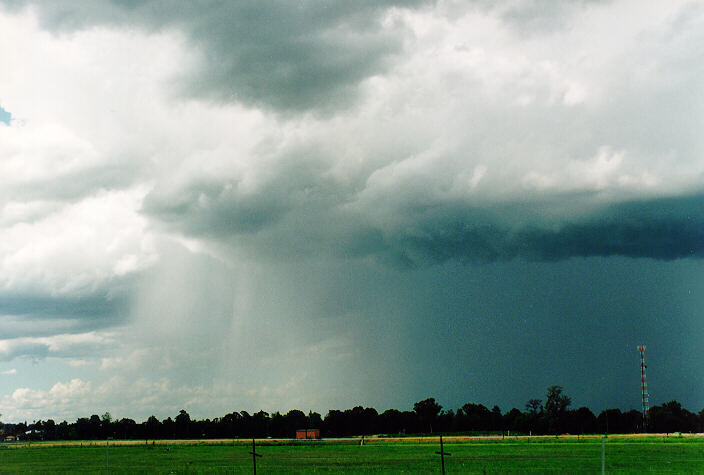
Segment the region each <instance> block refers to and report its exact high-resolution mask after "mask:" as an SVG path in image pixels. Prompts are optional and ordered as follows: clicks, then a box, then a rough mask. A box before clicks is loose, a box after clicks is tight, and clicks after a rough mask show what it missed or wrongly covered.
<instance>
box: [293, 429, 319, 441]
mask: <svg viewBox="0 0 704 475" xmlns="http://www.w3.org/2000/svg"><path fill="white" fill-rule="evenodd" d="M296 439H320V429H298V430H297V431H296Z"/></svg>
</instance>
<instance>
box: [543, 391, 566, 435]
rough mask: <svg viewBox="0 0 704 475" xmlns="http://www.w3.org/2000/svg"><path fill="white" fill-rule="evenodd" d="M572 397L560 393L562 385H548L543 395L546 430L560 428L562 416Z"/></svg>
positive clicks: (553, 430) (555, 430) (562, 420)
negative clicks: (546, 421)
mask: <svg viewBox="0 0 704 475" xmlns="http://www.w3.org/2000/svg"><path fill="white" fill-rule="evenodd" d="M571 403H572V399H571V398H570V397H569V396H567V395H566V394H563V393H562V386H550V387H549V388H548V392H547V394H546V396H545V412H546V413H547V417H548V430H549V431H550V432H559V431H560V430H562V427H563V425H564V424H563V423H564V416H565V411H566V410H567V407H568V406H569V405H570V404H571Z"/></svg>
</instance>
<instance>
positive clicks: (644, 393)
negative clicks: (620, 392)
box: [638, 345, 650, 432]
mask: <svg viewBox="0 0 704 475" xmlns="http://www.w3.org/2000/svg"><path fill="white" fill-rule="evenodd" d="M638 351H639V352H640V392H641V398H642V404H643V432H646V431H647V430H648V409H650V408H649V406H648V382H647V380H646V378H645V369H646V368H647V366H646V365H645V345H641V346H639V347H638Z"/></svg>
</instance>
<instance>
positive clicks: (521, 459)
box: [0, 437, 704, 474]
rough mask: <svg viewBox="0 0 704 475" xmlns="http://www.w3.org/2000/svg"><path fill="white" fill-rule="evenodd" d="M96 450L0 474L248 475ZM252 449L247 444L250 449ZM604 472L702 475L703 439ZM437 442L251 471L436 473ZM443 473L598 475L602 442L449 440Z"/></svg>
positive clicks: (267, 453)
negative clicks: (192, 474)
mask: <svg viewBox="0 0 704 475" xmlns="http://www.w3.org/2000/svg"><path fill="white" fill-rule="evenodd" d="M102 444H103V445H102V446H96V445H92V446H89V445H88V444H87V443H86V444H85V445H84V446H81V445H61V444H56V443H54V444H49V443H47V444H32V445H31V446H29V447H28V446H26V445H24V444H15V445H7V444H3V445H2V448H0V472H2V473H32V472H34V473H59V472H64V473H66V472H71V473H106V464H107V465H108V468H109V472H110V473H190V472H194V473H251V472H252V456H251V455H250V454H249V451H250V450H251V445H247V444H246V443H244V441H242V442H239V441H238V442H235V443H233V442H221V443H220V444H204V443H182V444H179V443H169V444H160V443H159V442H157V443H156V444H152V443H151V442H150V443H149V444H145V442H144V441H142V442H141V443H140V442H135V445H111V446H110V448H109V451H108V450H107V449H106V447H105V445H104V442H103V443H102ZM250 444H251V443H250ZM605 449H606V450H605V451H606V472H607V473H643V472H652V473H704V439H701V438H677V437H671V438H665V437H650V438H647V439H645V438H629V439H625V438H624V439H621V438H609V439H607V441H606V446H605ZM438 450H439V446H438V444H437V443H436V442H430V441H418V440H408V441H384V440H367V441H366V443H365V445H364V446H360V445H359V441H358V440H348V441H333V442H330V441H309V442H305V443H290V442H274V441H269V442H267V441H261V442H260V443H258V444H257V452H258V453H260V454H262V457H261V458H258V459H257V471H258V473H261V474H266V473H439V472H440V456H439V455H436V454H435V452H436V451H438ZM445 451H446V452H450V453H451V454H452V455H451V456H448V457H446V458H445V469H446V471H447V473H526V472H533V473H601V440H600V439H599V438H587V439H580V440H577V439H563V438H561V439H557V440H556V439H549V438H548V439H533V440H530V441H528V440H519V439H506V440H476V439H475V440H471V441H469V440H463V441H457V440H455V441H447V442H446V443H445Z"/></svg>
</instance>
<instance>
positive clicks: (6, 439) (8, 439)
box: [4, 435, 17, 442]
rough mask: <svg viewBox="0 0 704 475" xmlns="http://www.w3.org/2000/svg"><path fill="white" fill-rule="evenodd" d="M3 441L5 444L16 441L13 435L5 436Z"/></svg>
mask: <svg viewBox="0 0 704 475" xmlns="http://www.w3.org/2000/svg"><path fill="white" fill-rule="evenodd" d="M4 440H5V442H15V441H16V440H17V437H15V436H14V435H6V436H5V439H4Z"/></svg>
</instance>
